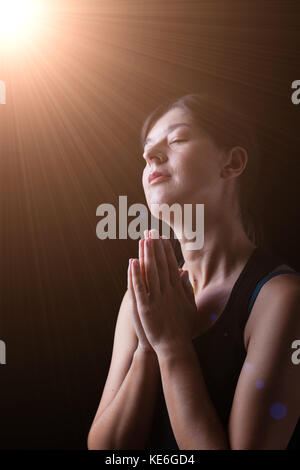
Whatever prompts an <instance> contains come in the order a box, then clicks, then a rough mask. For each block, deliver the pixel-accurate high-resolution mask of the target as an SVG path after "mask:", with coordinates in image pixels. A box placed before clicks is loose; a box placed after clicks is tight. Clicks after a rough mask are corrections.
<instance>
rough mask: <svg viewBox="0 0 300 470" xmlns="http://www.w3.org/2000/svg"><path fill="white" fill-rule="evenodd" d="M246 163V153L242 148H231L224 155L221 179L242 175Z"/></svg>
mask: <svg viewBox="0 0 300 470" xmlns="http://www.w3.org/2000/svg"><path fill="white" fill-rule="evenodd" d="M247 162H248V152H247V150H246V149H245V148H244V147H238V146H237V147H232V148H231V149H230V150H229V151H228V152H227V153H226V159H225V163H224V164H223V167H222V169H221V176H222V177H223V178H235V177H236V176H239V175H240V174H241V173H243V171H244V169H245V168H246V165H247Z"/></svg>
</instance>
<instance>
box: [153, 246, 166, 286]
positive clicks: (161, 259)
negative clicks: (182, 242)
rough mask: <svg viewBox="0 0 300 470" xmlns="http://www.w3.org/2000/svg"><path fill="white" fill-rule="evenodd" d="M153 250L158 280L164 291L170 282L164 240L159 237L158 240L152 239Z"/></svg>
mask: <svg viewBox="0 0 300 470" xmlns="http://www.w3.org/2000/svg"><path fill="white" fill-rule="evenodd" d="M152 246H153V252H154V256H155V260H156V266H157V272H158V280H159V284H160V290H161V292H164V291H165V290H166V288H167V287H168V285H169V284H170V276H169V266H168V261H167V257H166V253H165V249H164V246H163V240H162V239H161V238H159V239H158V240H153V241H152Z"/></svg>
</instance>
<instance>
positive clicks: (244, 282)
mask: <svg viewBox="0 0 300 470" xmlns="http://www.w3.org/2000/svg"><path fill="white" fill-rule="evenodd" d="M183 262H184V260H181V261H180V263H179V267H181V266H182V265H183ZM282 264H287V263H286V262H285V261H284V260H283V258H282V257H280V256H279V255H275V254H272V253H271V252H269V251H267V250H266V249H263V248H261V247H256V248H255V249H254V251H253V252H252V254H251V256H250V257H249V259H248V261H247V263H246V264H245V266H244V268H243V269H242V271H241V273H240V275H239V277H238V279H237V280H236V282H235V284H234V286H233V288H232V290H231V293H230V296H229V299H228V301H227V304H226V306H225V309H224V310H223V312H222V314H221V315H220V316H219V318H218V319H217V320H216V321H215V323H214V324H213V325H212V326H211V327H210V328H209V329H208V330H206V331H204V333H202V334H201V336H199V337H197V338H194V339H193V344H194V347H195V350H196V352H197V355H198V358H199V361H200V364H201V370H202V372H203V376H204V380H205V383H206V386H207V389H208V392H209V395H210V397H211V400H212V402H213V403H214V405H215V408H216V410H217V413H218V415H219V418H220V420H221V422H222V423H223V426H224V427H225V428H226V427H227V424H228V419H229V416H230V410H231V405H232V401H233V397H234V392H235V388H236V385H237V382H238V378H239V374H240V371H241V369H242V366H243V363H244V361H245V358H246V350H245V347H244V339H243V337H244V329H245V325H246V322H247V319H248V317H249V314H250V311H251V307H252V305H253V301H254V300H255V297H256V296H257V294H258V288H259V287H261V286H262V284H263V282H262V280H263V279H264V278H265V277H266V276H267V278H269V277H270V276H268V275H269V274H270V272H271V271H272V270H273V269H275V268H276V266H280V265H282ZM276 272H277V271H276ZM294 272H295V273H296V271H294ZM297 274H300V273H297ZM250 302H251V304H252V305H251V307H249V306H250ZM295 367H296V366H295ZM299 447H300V419H298V423H297V426H296V428H295V430H294V433H293V435H292V437H291V439H290V441H289V443H288V446H287V449H288V450H292V449H298V448H299ZM146 449H168V450H177V449H179V448H178V445H177V443H176V440H175V437H174V433H173V430H172V427H171V424H170V419H169V415H168V411H167V407H166V403H165V399H164V394H163V389H162V383H161V379H160V380H159V390H158V396H157V402H156V407H155V411H154V416H153V423H152V428H151V432H150V436H149V439H148V443H147V447H146Z"/></svg>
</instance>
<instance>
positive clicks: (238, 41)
mask: <svg viewBox="0 0 300 470" xmlns="http://www.w3.org/2000/svg"><path fill="white" fill-rule="evenodd" d="M297 4H298V2H297V1H285V0H282V1H272V2H271V1H239V2H237V1H189V0H185V1H184V0H180V1H176V0H173V1H170V2H168V1H162V0H159V1H156V0H155V1H153V0H152V1H144V0H135V1H120V0H118V1H108V0H107V1H92V0H84V1H83V0H82V1H75V0H74V1H63V0H61V1H60V2H58V1H56V2H53V3H52V8H53V11H52V17H51V21H50V20H49V24H48V26H47V31H46V36H45V38H44V40H43V41H42V40H41V41H40V42H36V43H34V44H32V48H31V49H28V50H26V52H24V53H23V54H22V55H19V56H18V57H7V56H4V55H2V56H1V57H0V79H1V80H4V81H5V82H6V86H7V104H6V105H3V106H2V105H1V106H0V191H1V198H0V227H1V230H0V255H1V258H0V289H1V291H0V339H2V340H4V341H5V343H6V348H7V358H6V361H7V364H6V365H0V448H2V449H14V448H19V449H29V448H32V449H42V448H49V449H50V448H52V449H67V448H73V449H86V440H87V435H88V431H89V428H90V424H91V422H92V419H93V417H94V414H95V412H96V409H97V407H98V403H99V400H100V397H101V393H102V390H103V387H104V384H105V380H106V376H107V372H108V368H109V364H110V359H111V352H112V345H113V335H114V329H115V323H116V318H117V314H118V310H119V306H120V303H121V300H122V297H123V294H124V292H125V289H126V271H127V263H128V258H129V257H137V256H138V250H137V246H138V245H137V241H134V240H105V241H102V240H99V239H98V238H97V237H96V225H97V222H98V221H99V218H98V217H96V208H97V207H98V206H99V205H100V204H101V203H104V202H106V203H112V204H114V205H115V207H118V197H119V195H127V196H128V206H129V205H130V204H132V203H135V202H142V203H145V199H144V194H143V190H142V185H141V174H142V168H143V162H142V158H141V151H140V148H139V133H140V129H141V126H142V123H143V120H144V119H145V118H146V116H147V114H148V113H149V112H150V111H152V109H153V108H154V107H156V106H157V105H158V104H160V103H161V102H162V101H163V100H165V99H167V98H171V97H175V96H181V95H183V94H185V93H190V92H199V91H200V92H201V91H202V90H213V89H218V90H219V91H220V90H224V94H226V93H232V94H234V95H235V96H236V97H238V99H239V100H240V102H241V104H243V105H244V106H245V107H246V109H247V110H248V112H249V116H250V117H251V119H252V120H253V121H254V122H255V124H256V126H257V132H258V136H259V141H260V146H261V150H262V154H263V172H262V178H261V180H262V182H261V185H260V187H258V188H257V191H258V192H259V194H260V195H261V198H260V207H259V210H260V211H261V213H262V214H263V215H264V223H265V230H266V242H265V243H266V245H268V246H269V247H270V248H271V249H272V250H275V251H279V252H280V253H282V254H283V255H284V256H285V257H286V259H287V262H288V263H289V264H290V265H292V266H293V267H295V268H296V269H298V270H300V250H299V247H298V240H299V235H300V227H299V225H298V219H299V186H300V176H299V170H300V165H299V149H300V136H299V124H300V105H299V106H295V105H293V104H292V102H291V95H292V89H291V83H292V82H293V81H294V80H296V79H300V71H299V52H300V49H299V47H298V43H299V39H300V32H299V15H298V13H299V12H298V10H297Z"/></svg>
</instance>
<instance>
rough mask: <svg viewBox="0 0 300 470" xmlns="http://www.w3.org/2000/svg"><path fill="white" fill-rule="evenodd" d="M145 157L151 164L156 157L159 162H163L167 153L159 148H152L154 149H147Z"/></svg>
mask: <svg viewBox="0 0 300 470" xmlns="http://www.w3.org/2000/svg"><path fill="white" fill-rule="evenodd" d="M143 157H144V159H145V160H146V162H147V163H148V165H149V166H151V165H152V160H153V159H154V160H155V161H156V162H157V163H162V162H164V161H165V160H166V159H167V157H166V155H165V154H163V153H162V152H161V151H159V150H158V149H157V148H152V149H149V150H148V149H146V150H145V151H144V154H143Z"/></svg>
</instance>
